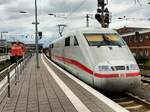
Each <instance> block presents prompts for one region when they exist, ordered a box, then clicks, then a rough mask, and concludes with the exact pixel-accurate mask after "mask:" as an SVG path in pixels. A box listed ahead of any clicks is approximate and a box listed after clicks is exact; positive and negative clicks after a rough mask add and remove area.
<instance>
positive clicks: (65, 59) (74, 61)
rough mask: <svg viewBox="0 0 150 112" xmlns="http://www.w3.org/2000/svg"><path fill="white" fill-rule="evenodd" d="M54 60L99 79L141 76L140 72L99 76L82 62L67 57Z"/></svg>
mask: <svg viewBox="0 0 150 112" xmlns="http://www.w3.org/2000/svg"><path fill="white" fill-rule="evenodd" d="M53 57H54V58H56V59H57V60H60V61H63V62H66V63H69V64H72V65H75V66H76V67H78V68H80V69H82V70H83V71H85V72H87V73H89V74H91V75H93V74H94V76H95V77H97V78H117V77H123V78H125V77H135V76H140V73H139V72H135V73H126V74H99V73H94V71H92V70H91V69H89V68H88V67H86V66H85V65H83V64H81V63H80V62H78V61H76V60H73V59H69V58H65V57H61V56H54V55H53Z"/></svg>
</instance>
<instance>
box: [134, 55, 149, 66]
mask: <svg viewBox="0 0 150 112" xmlns="http://www.w3.org/2000/svg"><path fill="white" fill-rule="evenodd" d="M135 59H136V61H137V63H138V64H144V63H146V62H148V61H149V58H148V57H145V56H136V57H135Z"/></svg>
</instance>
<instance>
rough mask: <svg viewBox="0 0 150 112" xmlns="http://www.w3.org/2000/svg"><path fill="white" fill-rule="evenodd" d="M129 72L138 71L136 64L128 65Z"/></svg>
mask: <svg viewBox="0 0 150 112" xmlns="http://www.w3.org/2000/svg"><path fill="white" fill-rule="evenodd" d="M129 70H139V67H138V65H137V64H130V65H129Z"/></svg>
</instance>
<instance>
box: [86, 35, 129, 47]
mask: <svg viewBox="0 0 150 112" xmlns="http://www.w3.org/2000/svg"><path fill="white" fill-rule="evenodd" d="M84 36H85V38H86V40H87V42H88V44H89V46H99V47H100V46H120V47H121V46H124V45H126V43H125V42H124V40H123V39H122V38H121V37H120V36H119V35H117V34H84Z"/></svg>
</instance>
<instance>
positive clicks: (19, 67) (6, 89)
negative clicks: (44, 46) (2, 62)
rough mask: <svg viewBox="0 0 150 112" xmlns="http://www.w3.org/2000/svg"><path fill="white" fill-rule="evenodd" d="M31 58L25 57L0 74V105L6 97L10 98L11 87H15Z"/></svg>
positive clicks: (29, 56)
mask: <svg viewBox="0 0 150 112" xmlns="http://www.w3.org/2000/svg"><path fill="white" fill-rule="evenodd" d="M31 57H32V55H27V56H25V57H23V58H21V59H20V60H18V61H17V62H16V63H14V64H12V65H11V66H9V67H8V68H6V69H4V70H3V71H1V72H0V104H1V102H2V101H3V99H4V97H6V95H7V96H8V97H10V96H11V92H10V90H11V86H12V85H17V83H18V81H19V78H20V75H21V74H22V72H23V70H24V68H25V66H26V64H27V62H28V61H29V59H30V58H31Z"/></svg>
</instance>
